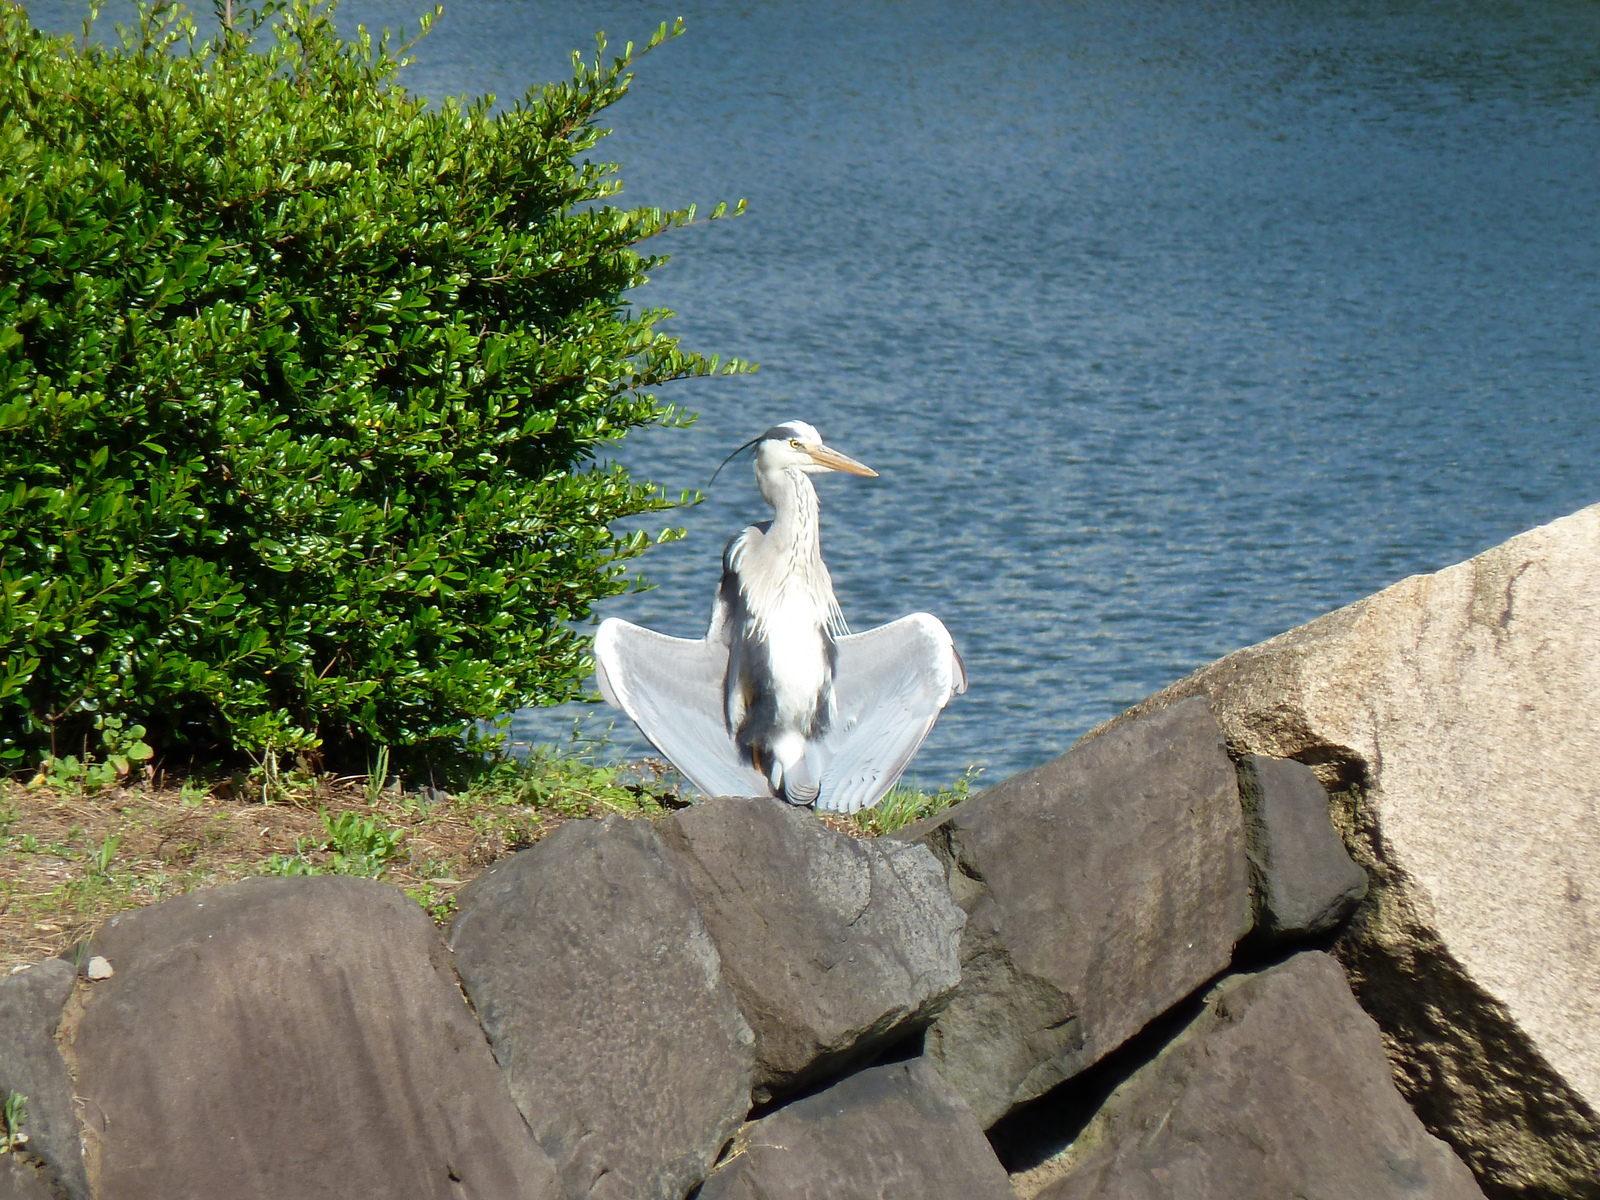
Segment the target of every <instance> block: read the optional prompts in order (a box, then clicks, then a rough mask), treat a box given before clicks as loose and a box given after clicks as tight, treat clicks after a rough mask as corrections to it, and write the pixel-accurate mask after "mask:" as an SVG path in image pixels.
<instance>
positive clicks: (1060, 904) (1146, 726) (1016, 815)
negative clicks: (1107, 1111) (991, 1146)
mask: <svg viewBox="0 0 1600 1200" xmlns="http://www.w3.org/2000/svg"><path fill="white" fill-rule="evenodd" d="M900 836H904V837H906V838H908V839H912V840H916V841H919V842H921V843H923V844H925V845H927V846H928V847H929V848H930V849H932V850H933V851H934V853H935V854H936V855H937V856H938V857H939V858H940V860H941V861H942V862H943V863H944V864H945V867H946V873H947V878H948V881H949V884H950V887H951V890H952V892H953V893H954V895H955V897H956V900H957V901H958V902H959V903H960V904H961V905H962V907H963V908H965V909H966V910H967V912H968V914H969V915H968V920H967V928H966V932H965V934H964V936H963V939H962V980H961V985H960V986H959V987H958V988H957V989H956V992H955V995H954V997H953V998H952V999H951V1001H950V1004H949V1007H948V1008H947V1009H946V1011H945V1012H944V1014H943V1015H942V1016H940V1017H939V1019H938V1020H937V1021H936V1022H935V1023H934V1025H933V1026H932V1028H931V1029H930V1030H929V1031H928V1035H927V1050H926V1053H927V1055H928V1057H929V1058H930V1059H931V1060H932V1061H933V1062H934V1063H935V1064H937V1066H938V1068H939V1070H940V1071H941V1072H942V1073H943V1074H944V1076H945V1078H946V1079H948V1080H949V1081H950V1082H951V1083H952V1084H953V1085H954V1086H955V1088H956V1090H957V1091H958V1092H960V1093H961V1095H962V1096H963V1097H965V1098H966V1100H967V1103H968V1104H969V1105H970V1106H971V1107H972V1110H973V1112H974V1113H975V1114H976V1115H977V1117H978V1119H979V1120H980V1121H981V1122H982V1123H983V1124H984V1125H986V1126H987V1125H990V1124H993V1123H994V1122H995V1121H996V1120H998V1119H999V1118H1000V1117H1002V1116H1004V1115H1005V1114H1006V1113H1007V1112H1009V1111H1010V1110H1012V1109H1013V1108H1015V1107H1016V1106H1017V1105H1019V1104H1022V1103H1024V1102H1025V1101H1028V1100H1031V1099H1033V1098H1034V1097H1036V1096H1039V1095H1042V1094H1043V1093H1044V1092H1045V1091H1047V1090H1049V1089H1050V1088H1052V1087H1054V1086H1055V1085H1056V1084H1057V1083H1060V1082H1061V1081H1062V1080H1064V1079H1067V1078H1070V1077H1071V1076H1072V1075H1075V1074H1076V1073H1078V1072H1079V1071H1081V1070H1083V1069H1084V1068H1085V1067H1088V1066H1090V1065H1091V1064H1092V1063H1094V1062H1096V1061H1098V1060H1099V1059H1101V1058H1102V1057H1104V1056H1105V1055H1106V1054H1108V1053H1110V1052H1111V1051H1112V1050H1114V1049H1116V1048H1117V1047H1118V1046H1119V1045H1121V1044H1122V1043H1123V1042H1125V1041H1126V1040H1127V1039H1128V1038H1129V1037H1131V1036H1132V1035H1133V1034H1135V1033H1137V1032H1138V1031H1139V1030H1140V1029H1141V1028H1142V1027H1143V1026H1144V1025H1145V1024H1146V1023H1147V1022H1149V1021H1150V1020H1151V1018H1153V1017H1155V1016H1157V1015H1159V1014H1160V1013H1162V1012H1164V1011H1165V1010H1166V1009H1168V1008H1170V1007H1171V1006H1172V1005H1173V1004H1174V1003H1175V1002H1177V1001H1178V1000H1181V999H1182V998H1183V997H1185V996H1187V995H1188V994H1189V993H1191V992H1193V991H1194V990H1195V989H1196V988H1198V987H1199V986H1200V985H1201V984H1203V983H1205V982H1207V981H1208V980H1210V979H1211V978H1213V977H1214V976H1216V975H1217V974H1218V973H1220V972H1221V971H1222V970H1224V969H1225V968H1226V967H1227V966H1228V963H1229V961H1230V960H1231V957H1232V954H1233V948H1234V945H1235V943H1236V942H1237V941H1238V940H1239V939H1240V938H1241V937H1243V936H1244V934H1246V933H1247V932H1248V931H1249V929H1250V892H1249V874H1248V867H1247V864H1246V860H1245V849H1244V830H1243V815H1242V812H1241V810H1240V806H1239V792H1238V785H1237V779H1236V776H1235V773H1234V767H1233V763H1232V762H1231V761H1230V760H1229V759H1228V756H1227V754H1226V753H1225V752H1224V749H1223V745H1222V735H1221V734H1220V732H1219V731H1218V729H1217V725H1216V722H1215V721H1213V720H1212V718H1211V714H1210V712H1209V711H1208V710H1207V709H1206V706H1205V703H1204V701H1200V700H1196V701H1194V702H1192V703H1189V704H1183V705H1178V706H1175V707H1173V708H1171V709H1169V710H1165V711H1162V712H1160V713H1158V714H1156V715H1155V716H1153V717H1151V718H1150V719H1149V720H1145V721H1139V722H1135V723H1133V724H1130V725H1128V726H1127V727H1126V728H1123V729H1119V730H1116V731H1115V732H1114V733H1113V734H1110V735H1108V736H1107V737H1105V738H1102V739H1098V740H1097V741H1095V742H1093V743H1091V744H1089V745H1087V746H1084V747H1082V748H1081V749H1078V750H1075V751H1073V752H1072V753H1070V754H1067V755H1064V756H1062V757H1061V758H1058V759H1056V760H1055V761H1053V762H1050V763H1046V764H1045V765H1044V766H1042V767H1038V768H1035V769H1034V770H1032V771H1027V772H1024V773H1023V774H1021V775H1017V776H1015V777H1013V778H1011V779H1008V780H1007V781H1005V782H1004V783H1002V784H1000V785H998V786H997V787H994V788H991V789H989V790H988V791H986V792H983V793H982V794H980V795H978V796H975V797H973V798H972V799H971V800H968V801H967V802H966V803H964V804H962V805H960V806H958V807H956V808H953V809H951V810H949V812H947V813H945V814H942V815H940V816H939V817H936V818H933V819H930V820H928V821H924V822H919V823H918V824H917V825H913V826H910V827H908V828H907V829H906V830H904V831H902V833H901V835H900Z"/></svg>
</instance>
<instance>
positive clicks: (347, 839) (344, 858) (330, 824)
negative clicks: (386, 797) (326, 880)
mask: <svg viewBox="0 0 1600 1200" xmlns="http://www.w3.org/2000/svg"><path fill="white" fill-rule="evenodd" d="M322 823H323V824H324V825H326V826H327V828H328V841H327V848H328V849H330V850H332V851H333V861H332V870H333V873H334V874H336V875H370V876H378V875H381V874H383V872H384V869H385V868H386V867H387V865H388V863H389V862H390V860H391V859H395V858H398V857H399V856H400V841H401V839H402V838H403V837H405V834H404V832H403V831H401V830H399V829H391V828H386V827H385V826H383V825H380V824H379V823H378V818H377V817H363V816H361V815H359V814H358V813H353V812H347V813H340V814H339V816H337V817H334V816H331V815H329V814H328V812H327V811H326V810H324V811H323V814H322Z"/></svg>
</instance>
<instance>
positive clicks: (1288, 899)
mask: <svg viewBox="0 0 1600 1200" xmlns="http://www.w3.org/2000/svg"><path fill="white" fill-rule="evenodd" d="M1239 792H1240V795H1241V797H1242V799H1243V800H1244V813H1245V834H1246V837H1247V839H1248V841H1249V853H1250V867H1251V876H1252V879H1253V881H1254V884H1255V888H1254V891H1255V897H1256V931H1257V932H1258V933H1259V934H1261V936H1262V937H1263V938H1264V939H1266V940H1269V941H1279V942H1287V941H1293V940H1295V939H1297V938H1307V937H1315V936H1317V935H1318V934H1323V933H1327V932H1328V931H1329V930H1331V929H1333V928H1335V927H1336V926H1337V925H1338V924H1339V923H1340V922H1341V921H1343V920H1344V919H1345V918H1346V917H1348V916H1349V915H1350V914H1351V913H1352V912H1354V911H1355V908H1356V905H1357V904H1359V903H1361V899H1362V897H1363V896H1365V895H1366V894H1367V873H1366V872H1365V871H1363V870H1362V869H1361V868H1360V867H1359V866H1357V865H1356V863H1355V862H1354V860H1352V859H1351V857H1350V853H1349V851H1347V850H1346V849H1345V848H1344V842H1342V841H1341V840H1340V839H1339V831H1338V830H1337V829H1335V828H1334V827H1333V820H1332V818H1331V815H1330V812H1329V803H1328V793H1327V790H1326V789H1325V788H1324V787H1323V786H1322V784H1321V782H1320V781H1319V780H1318V779H1317V777H1316V774H1315V773H1314V772H1313V771H1312V770H1311V768H1310V767H1308V766H1306V765H1305V764H1304V763H1297V762H1295V761H1294V760H1293V759H1288V758H1268V757H1266V756H1265V755H1262V754H1247V755H1245V756H1244V758H1243V759H1241V760H1240V762H1239Z"/></svg>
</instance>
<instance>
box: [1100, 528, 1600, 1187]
mask: <svg viewBox="0 0 1600 1200" xmlns="http://www.w3.org/2000/svg"><path fill="white" fill-rule="evenodd" d="M1196 696H1203V697H1205V698H1207V699H1208V700H1209V702H1210V704H1211V706H1212V709H1213V711H1215V712H1216V714H1217V717H1218V720H1219V721H1220V722H1221V723H1222V727H1223V729H1224V731H1225V733H1226V735H1227V738H1228V741H1229V743H1230V745H1231V746H1232V748H1233V749H1234V750H1235V752H1237V753H1256V754H1268V755H1273V756H1276V757H1279V758H1295V759H1299V760H1300V761H1302V762H1305V763H1308V764H1310V765H1312V766H1313V767H1315V768H1316V770H1317V771H1318V773H1319V775H1320V776H1321V777H1322V779H1323V782H1324V783H1325V784H1327V785H1328V786H1329V787H1330V788H1331V789H1332V790H1334V791H1336V792H1339V793H1340V794H1341V798H1342V799H1341V807H1340V809H1338V810H1337V811H1336V817H1337V819H1338V820H1339V821H1340V823H1341V826H1342V829H1343V831H1344V833H1345V835H1346V840H1347V841H1348V842H1349V843H1350V844H1351V846H1352V848H1353V850H1354V851H1355V853H1356V855H1357V857H1358V859H1359V860H1360V862H1361V865H1362V866H1363V867H1365V868H1366V870H1367V873H1368V875H1369V877H1370V878H1371V880H1372V892H1373V894H1372V895H1371V896H1369V898H1368V900H1367V902H1366V903H1365V904H1364V905H1363V907H1362V910H1361V912H1360V913H1358V914H1357V917H1356V920H1355V922H1354V923H1353V927H1352V929H1351V931H1350V933H1349V934H1348V935H1347V936H1346V937H1345V938H1344V939H1342V941H1341V943H1340V945H1339V948H1338V953H1339V956H1340V958H1341V960H1342V961H1343V962H1344V963H1345V965H1346V966H1347V967H1348V968H1349V969H1350V971H1351V975H1352V980H1353V982H1354V983H1355V986H1356V993H1357V995H1358V996H1360V998H1361V1001H1362V1004H1363V1005H1364V1006H1365V1007H1366V1009H1367V1011H1368V1012H1370V1013H1372V1014H1373V1015H1374V1016H1375V1017H1376V1018H1377V1020H1378V1023H1379V1024H1380V1025H1381V1026H1382V1027H1383V1029H1384V1031H1385V1033H1386V1034H1387V1042H1388V1046H1389V1049H1390V1053H1391V1055H1392V1056H1393V1058H1394V1062H1395V1067H1396V1070H1397V1072H1398V1075H1399V1079H1400V1084H1401V1090H1402V1091H1403V1092H1405V1094H1406V1095H1407V1097H1408V1098H1409V1099H1410V1100H1411V1101H1412V1103H1413V1104H1414V1105H1416V1107H1417V1109H1418V1111H1419V1113H1420V1114H1421V1115H1422V1118H1423V1120H1424V1122H1425V1123H1426V1124H1427V1125H1428V1127H1429V1128H1430V1129H1432V1130H1433V1131H1434V1132H1435V1133H1437V1134H1439V1135H1440V1136H1442V1137H1445V1138H1446V1139H1447V1140H1449V1141H1450V1142H1451V1143H1452V1144H1453V1145H1454V1146H1455V1147H1456V1148H1457V1150H1459V1151H1460V1152H1461V1154H1462V1155H1463V1157H1465V1158H1466V1159H1467V1161H1468V1162H1469V1163H1471V1164H1472V1166H1473V1168H1474V1170H1475V1171H1476V1172H1477V1173H1478V1175H1479V1176H1480V1178H1486V1179H1488V1180H1491V1181H1493V1183H1494V1184H1495V1185H1496V1187H1497V1188H1499V1189H1501V1190H1503V1191H1504V1192H1505V1193H1507V1194H1515V1193H1517V1192H1519V1191H1526V1192H1527V1193H1528V1194H1529V1195H1545V1194H1548V1195H1560V1196H1565V1197H1596V1196H1600V1115H1597V1113H1600V949H1597V947H1600V818H1597V815H1596V813H1597V809H1596V801H1597V797H1600V785H1597V783H1596V772H1597V766H1596V764H1597V763H1600V505H1597V506H1594V507H1591V508H1586V509H1584V510H1582V511H1581V512H1578V513H1575V514H1573V515H1572V516H1570V517H1565V518H1563V519H1561V520H1559V521H1556V522H1554V523H1552V524H1550V525H1546V526H1542V527H1540V528H1538V529H1534V530H1531V531H1530V532H1528V533H1524V534H1521V535H1520V536H1518V537H1515V538H1513V539H1511V540H1510V541H1509V542H1506V543H1505V544H1504V545H1501V546H1498V547H1496V548H1495V549H1493V550H1490V551H1487V552H1486V553H1484V554H1481V555H1479V556H1478V557H1477V558H1474V559H1471V560H1469V561H1467V562H1464V563H1461V564H1459V565H1457V566H1453V567H1449V568H1447V569H1445V570H1443V571H1440V572H1439V573H1438V574H1436V575H1419V576H1414V577H1412V578H1410V579H1406V580H1404V581H1402V582H1400V583H1397V584H1395V585H1394V586H1393V587H1391V588H1388V589H1387V590H1385V591H1383V592H1380V593H1378V594H1377V595H1375V596H1371V597H1369V598H1367V599H1365V600H1362V601H1360V602H1358V603H1356V604H1353V605H1351V606H1349V607H1348V608H1343V609H1340V610H1339V611H1337V612H1334V613H1330V614H1329V615H1327V616H1325V617H1322V618H1320V619H1318V620H1316V621H1313V622H1311V623H1310V624H1309V625H1304V626H1301V627H1300V628H1298V629H1294V630H1291V631H1289V632H1288V633H1285V634H1283V635H1281V636H1279V637H1276V638H1273V639H1272V640H1271V641H1268V642H1263V643H1262V644H1261V645H1259V646H1253V647H1251V648H1249V649H1246V650H1241V651H1238V652H1237V653H1234V654H1230V655H1229V656H1228V657H1226V658H1224V659H1222V660H1220V661H1218V662H1216V663H1213V664H1211V665H1210V666H1208V667H1204V668H1202V669H1201V670H1199V671H1197V672H1196V673H1195V674H1193V675H1191V676H1189V677H1188V678H1187V679H1184V680H1182V681H1180V682H1178V683H1176V684H1174V685H1173V686H1172V687H1170V688H1168V689H1166V690H1165V691H1163V692H1159V693H1157V694H1156V695H1155V696H1153V697H1151V698H1150V699H1149V700H1146V701H1144V702H1143V703H1142V704H1140V705H1138V706H1137V707H1136V708H1135V709H1133V710H1131V711H1130V712H1129V713H1128V714H1125V716H1124V717H1123V718H1119V723H1120V722H1125V721H1128V720H1136V719H1140V718H1142V717H1144V716H1146V715H1147V714H1150V713H1155V712H1159V711H1161V710H1163V709H1166V708H1168V707H1169V706H1173V705H1176V704H1179V703H1181V702H1185V701H1186V700H1188V698H1191V697H1196ZM1114 732H1120V730H1116V729H1113V730H1112V733H1114ZM1111 735H1112V734H1111V733H1108V732H1105V731H1104V730H1099V731H1092V732H1091V733H1090V734H1089V735H1088V738H1089V739H1092V740H1090V741H1088V745H1093V744H1094V741H1098V740H1100V739H1101V738H1104V737H1107V736H1111ZM1085 748H1087V746H1085Z"/></svg>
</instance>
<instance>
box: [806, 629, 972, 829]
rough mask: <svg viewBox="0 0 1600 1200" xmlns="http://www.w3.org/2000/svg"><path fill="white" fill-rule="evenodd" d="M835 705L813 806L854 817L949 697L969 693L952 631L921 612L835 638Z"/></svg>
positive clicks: (912, 750)
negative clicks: (837, 655) (820, 780)
mask: <svg viewBox="0 0 1600 1200" xmlns="http://www.w3.org/2000/svg"><path fill="white" fill-rule="evenodd" d="M838 647H839V658H838V665H837V667H836V670H835V674H834V683H833V694H834V703H835V704H836V706H837V707H836V710H835V714H836V715H835V718H834V722H833V726H832V728H831V729H830V730H829V732H828V733H827V735H826V736H825V738H824V742H825V748H826V751H827V755H826V757H827V760H828V765H827V768H826V772H825V774H824V775H823V778H822V795H821V797H820V798H819V799H818V801H817V807H818V808H819V809H821V810H823V811H831V812H847V813H853V812H856V811H858V810H860V809H863V808H871V807H872V806H873V805H874V804H876V803H877V802H878V801H879V800H881V799H883V797H884V795H885V794H887V792H888V791H889V789H890V788H892V787H893V786H894V785H895V782H896V781H897V780H898V779H899V778H900V776H901V774H902V773H903V772H904V771H905V769H906V766H907V764H909V763H910V762H911V759H912V756H913V755H915V754H916V752H917V751H918V749H920V748H921V746H922V743H923V740H924V739H925V738H926V737H927V736H928V731H929V730H930V729H932V728H933V723H934V721H935V720H936V719H937V718H938V716H939V713H940V711H941V710H942V709H943V708H944V706H945V705H946V704H948V703H949V701H950V697H951V696H953V695H956V694H957V693H960V692H964V691H966V690H967V673H966V668H965V667H964V666H963V665H962V663H961V656H960V655H958V654H957V653H956V648H955V643H954V642H953V641H952V640H951V637H950V631H949V630H947V629H946V628H945V627H944V624H943V623H942V622H941V621H940V620H939V619H938V618H937V617H932V616H929V615H928V614H927V613H912V614H911V615H910V616H909V617H901V618H900V619H899V620H898V621H892V622H890V623H889V624H888V625H880V626H879V627H878V628H876V629H869V630H867V631H866V632H865V633H857V634H852V635H850V636H849V637H843V638H840V639H839V642H838Z"/></svg>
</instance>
